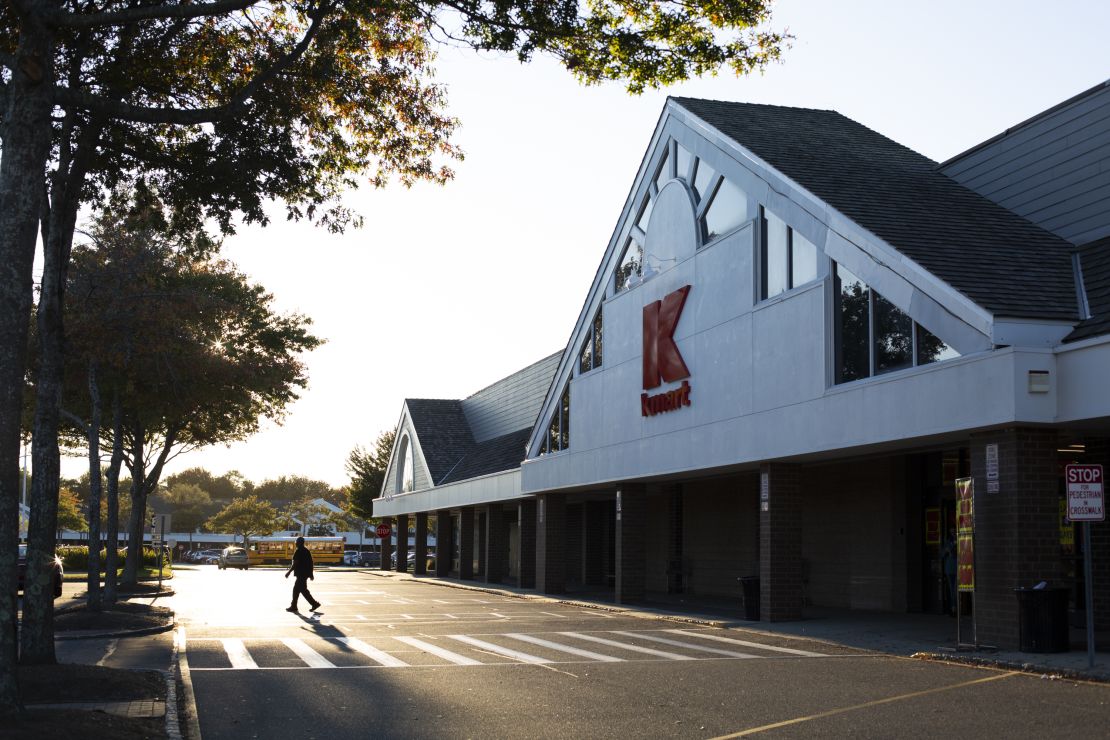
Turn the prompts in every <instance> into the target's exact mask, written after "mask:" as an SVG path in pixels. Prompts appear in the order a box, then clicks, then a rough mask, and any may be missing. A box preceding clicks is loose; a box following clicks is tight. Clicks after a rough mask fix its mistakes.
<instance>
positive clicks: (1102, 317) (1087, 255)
mask: <svg viewBox="0 0 1110 740" xmlns="http://www.w3.org/2000/svg"><path fill="white" fill-rule="evenodd" d="M1076 251H1077V253H1078V254H1079V266H1080V270H1081V271H1082V272H1083V287H1084V289H1085V290H1086V292H1087V307H1088V308H1089V309H1090V312H1091V316H1090V318H1088V319H1084V320H1083V321H1081V322H1079V325H1078V326H1076V327H1075V330H1074V331H1072V333H1071V334H1069V335H1068V336H1067V337H1065V338H1064V341H1065V342H1074V341H1076V340H1077V339H1086V338H1088V337H1094V336H1098V335H1099V334H1106V333H1110V236H1108V237H1106V238H1105V239H1099V240H1097V241H1093V242H1091V243H1090V244H1085V245H1083V246H1082V247H1080V248H1079V249H1078V250H1076Z"/></svg>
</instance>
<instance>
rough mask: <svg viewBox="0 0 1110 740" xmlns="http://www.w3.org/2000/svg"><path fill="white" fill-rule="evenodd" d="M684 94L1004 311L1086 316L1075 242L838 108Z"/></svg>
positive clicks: (729, 130)
mask: <svg viewBox="0 0 1110 740" xmlns="http://www.w3.org/2000/svg"><path fill="white" fill-rule="evenodd" d="M674 101H675V102H676V103H678V104H679V105H681V106H682V107H683V108H685V109H686V110H688V111H689V112H690V113H692V114H694V115H695V116H697V117H698V118H700V119H702V120H703V121H705V122H706V123H707V124H709V125H710V126H713V127H714V128H716V129H717V130H718V131H720V132H721V133H722V134H724V135H725V136H728V137H729V138H731V139H733V140H735V141H736V142H737V143H738V144H740V145H741V146H743V147H745V148H746V149H748V150H750V151H751V152H753V153H754V154H755V155H757V156H758V157H760V158H761V159H763V160H764V161H766V162H767V163H768V164H770V165H771V166H772V167H774V168H775V169H777V170H779V171H780V172H782V173H783V174H784V175H786V176H787V177H790V178H791V179H793V180H794V181H796V182H797V183H799V184H800V185H801V186H802V187H804V188H806V189H807V190H809V191H810V192H812V193H813V194H814V195H816V196H817V197H819V198H821V199H823V200H824V201H826V202H827V203H829V204H830V205H831V206H833V207H834V208H836V209H837V210H839V211H840V212H841V213H843V214H844V215H845V216H847V217H848V218H850V219H852V220H853V221H855V222H856V223H858V224H859V225H860V226H862V227H863V228H865V229H867V230H869V231H871V232H872V233H874V234H876V235H877V236H879V237H880V238H882V239H883V240H885V241H886V242H887V243H889V244H890V245H891V246H893V247H894V248H895V249H897V250H899V251H900V252H902V253H903V254H905V255H907V256H908V257H910V258H911V259H913V260H914V261H916V262H917V263H918V264H920V265H921V266H922V267H924V268H925V269H927V270H929V271H930V272H931V273H933V274H934V275H936V276H937V277H938V278H940V279H941V280H944V281H945V282H946V283H948V284H949V285H951V286H952V287H954V288H956V289H957V290H959V291H960V292H962V293H963V294H964V295H966V296H967V297H968V298H970V299H971V300H972V301H974V302H975V303H977V304H979V305H980V306H982V307H983V308H985V309H987V310H989V311H991V312H992V313H994V314H996V315H998V316H1010V317H1025V318H1041V319H1072V320H1074V319H1077V318H1078V310H1077V305H1076V298H1075V286H1074V281H1073V275H1072V268H1071V256H1070V249H1071V245H1070V244H1068V243H1067V242H1066V241H1064V240H1063V239H1061V238H1059V237H1057V236H1055V235H1053V234H1051V233H1049V232H1047V231H1045V230H1043V229H1041V228H1040V227H1038V226H1035V225H1034V224H1032V223H1030V222H1029V221H1026V220H1025V219H1023V218H1021V217H1020V216H1017V215H1015V214H1014V213H1011V212H1010V211H1008V210H1006V209H1005V208H1003V207H1001V206H999V205H997V204H996V203H994V202H992V201H990V200H988V199H986V198H984V197H983V196H981V195H979V194H978V193H975V192H974V191H972V190H969V189H967V188H965V187H964V186H962V185H960V184H958V183H957V182H955V181H954V180H952V179H950V178H949V177H947V176H945V175H944V174H942V173H941V172H939V171H938V170H937V163H936V162H934V161H932V160H931V159H928V158H927V157H924V156H922V155H920V154H918V153H917V152H914V151H913V150H911V149H908V148H907V147H904V146H902V145H901V144H898V143H897V142H894V141H891V140H890V139H888V138H886V137H885V136H882V135H881V134H879V133H876V132H875V131H872V130H871V129H869V128H867V127H866V126H863V125H862V124H859V123H857V122H855V121H853V120H851V119H849V118H846V117H844V116H842V115H841V114H839V113H837V112H835V111H826V110H812V109H807V108H784V107H780V106H772V105H755V104H750V103H732V102H723V101H715V100H699V99H694V98H674Z"/></svg>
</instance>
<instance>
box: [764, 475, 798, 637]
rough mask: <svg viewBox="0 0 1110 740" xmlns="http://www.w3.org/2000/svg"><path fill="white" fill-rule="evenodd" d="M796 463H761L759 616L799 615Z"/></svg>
mask: <svg viewBox="0 0 1110 740" xmlns="http://www.w3.org/2000/svg"><path fill="white" fill-rule="evenodd" d="M799 473H800V471H799V469H798V466H797V465H788V464H785V463H765V464H764V465H762V466H761V467H760V471H759V474H760V493H759V618H760V620H761V621H764V622H778V621H785V620H790V619H801V617H802V596H803V589H802V486H801V478H800V475H799Z"/></svg>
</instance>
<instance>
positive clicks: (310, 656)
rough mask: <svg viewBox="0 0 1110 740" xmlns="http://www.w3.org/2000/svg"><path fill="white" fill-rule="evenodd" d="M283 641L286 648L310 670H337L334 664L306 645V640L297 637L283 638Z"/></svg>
mask: <svg viewBox="0 0 1110 740" xmlns="http://www.w3.org/2000/svg"><path fill="white" fill-rule="evenodd" d="M281 641H282V642H283V643H285V647H287V648H289V649H290V650H292V651H293V652H294V653H296V654H297V657H298V658H300V659H301V660H303V661H304V662H305V665H307V666H308V667H309V668H335V664H334V663H332V662H331V661H330V660H328V659H327V658H325V657H324V656H323V655H320V653H318V652H316V651H315V650H313V649H312V648H310V647H309V646H308V645H306V644H305V643H304V640H298V639H297V638H296V637H283V638H281Z"/></svg>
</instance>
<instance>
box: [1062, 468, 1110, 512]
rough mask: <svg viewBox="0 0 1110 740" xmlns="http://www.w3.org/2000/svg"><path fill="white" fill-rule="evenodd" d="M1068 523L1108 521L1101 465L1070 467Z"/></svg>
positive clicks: (1068, 470) (1067, 475)
mask: <svg viewBox="0 0 1110 740" xmlns="http://www.w3.org/2000/svg"><path fill="white" fill-rule="evenodd" d="M1064 475H1065V478H1066V480H1067V483H1068V521H1072V522H1101V521H1105V520H1106V497H1105V494H1104V489H1103V485H1102V466H1101V465H1068V466H1067V467H1066V468H1065V473H1064Z"/></svg>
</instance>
